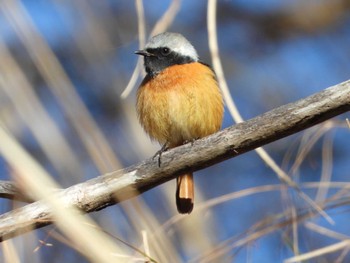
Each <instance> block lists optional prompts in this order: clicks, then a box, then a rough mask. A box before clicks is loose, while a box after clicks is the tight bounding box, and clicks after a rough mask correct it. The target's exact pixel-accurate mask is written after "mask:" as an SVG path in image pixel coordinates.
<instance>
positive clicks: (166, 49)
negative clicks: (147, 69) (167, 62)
mask: <svg viewBox="0 0 350 263" xmlns="http://www.w3.org/2000/svg"><path fill="white" fill-rule="evenodd" d="M161 53H162V55H163V56H167V55H169V54H170V48H167V47H163V48H162V49H161Z"/></svg>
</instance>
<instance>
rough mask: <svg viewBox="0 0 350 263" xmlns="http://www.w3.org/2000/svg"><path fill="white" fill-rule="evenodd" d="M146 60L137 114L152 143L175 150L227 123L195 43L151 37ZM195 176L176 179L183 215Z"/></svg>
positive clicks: (177, 36) (142, 52)
mask: <svg viewBox="0 0 350 263" xmlns="http://www.w3.org/2000/svg"><path fill="white" fill-rule="evenodd" d="M135 53H136V54H138V55H142V56H144V66H145V69H146V72H147V75H146V77H145V78H144V80H143V81H142V83H141V85H140V87H139V89H138V92H137V113H138V117H139V120H140V123H141V125H142V126H143V128H144V130H145V131H146V132H147V133H148V134H149V136H150V137H151V139H155V140H157V141H158V142H159V143H161V144H163V148H162V149H166V148H173V147H176V146H179V145H182V144H184V143H187V142H190V141H194V140H196V139H198V138H202V137H205V136H207V135H209V134H212V133H215V132H216V131H218V130H219V129H220V127H221V123H222V119H223V112H224V106H223V99H222V95H221V92H220V89H219V87H218V83H217V81H216V76H215V73H214V71H213V70H212V69H211V68H210V67H209V66H208V65H206V64H204V63H202V62H201V61H200V60H199V58H198V55H197V52H196V50H195V49H194V47H193V46H192V45H191V43H190V42H189V41H188V40H187V39H186V38H185V37H183V36H182V35H181V34H178V33H169V32H165V33H162V34H159V35H156V36H154V37H153V38H151V40H150V41H149V43H148V44H147V45H146V47H145V49H143V50H138V51H136V52H135ZM193 202H194V182H193V174H192V173H186V174H184V175H181V176H179V177H178V178H177V190H176V205H177V210H178V211H179V213H182V214H186V213H191V211H192V209H193Z"/></svg>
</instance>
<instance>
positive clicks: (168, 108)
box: [137, 62, 224, 147]
mask: <svg viewBox="0 0 350 263" xmlns="http://www.w3.org/2000/svg"><path fill="white" fill-rule="evenodd" d="M223 112H224V107H223V99H222V95H221V92H220V89H219V88H218V85H217V82H216V79H215V76H214V73H213V71H212V70H211V69H210V68H209V67H207V66H205V65H203V64H201V63H198V62H196V63H190V64H183V65H174V66H171V67H168V68H166V69H165V70H164V71H162V72H161V73H160V74H158V75H157V76H156V77H154V78H150V77H146V78H145V79H144V81H143V82H142V84H141V86H140V88H139V90H138V93H137V113H138V117H139V120H140V123H141V125H142V126H143V128H144V129H145V131H146V132H147V133H148V134H149V136H150V137H151V138H152V139H155V140H157V141H159V142H160V143H161V144H164V143H168V144H169V147H175V146H178V145H181V144H183V143H184V142H186V141H190V140H193V139H198V138H201V137H205V136H207V135H209V134H212V133H214V132H216V131H218V130H219V129H220V127H221V123H222V118H223Z"/></svg>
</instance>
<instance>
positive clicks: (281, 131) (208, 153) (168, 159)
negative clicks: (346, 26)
mask: <svg viewBox="0 0 350 263" xmlns="http://www.w3.org/2000/svg"><path fill="white" fill-rule="evenodd" d="M349 110H350V80H348V81H346V82H343V83H341V84H338V85H335V86H333V87H330V88H328V89H326V90H323V91H321V92H319V93H316V94H314V95H312V96H309V97H307V98H304V99H301V100H299V101H297V102H294V103H290V104H286V105H283V106H281V107H279V108H276V109H273V110H271V111H269V112H266V113H264V114H262V115H259V116H257V117H255V118H253V119H250V120H248V121H245V122H242V123H239V124H237V125H234V126H231V127H229V128H226V129H224V130H222V131H220V132H218V133H216V134H213V135H211V136H209V137H206V138H203V139H199V140H197V141H195V142H194V143H193V144H191V143H188V144H185V145H183V146H180V147H177V148H174V149H171V150H169V151H167V152H164V153H163V154H162V165H161V167H158V160H156V159H155V160H153V159H149V160H146V161H143V162H141V163H139V164H135V165H133V166H130V167H128V168H125V169H122V170H119V171H115V172H112V173H109V174H105V175H102V176H98V177H97V178H94V179H91V180H89V181H86V182H84V183H81V184H77V185H74V186H71V187H69V188H67V189H65V190H62V191H60V192H59V193H58V194H57V198H61V199H62V200H63V202H64V203H65V204H66V205H67V206H68V205H75V206H77V207H78V208H80V209H81V210H82V211H84V212H87V213H88V212H92V211H98V210H100V209H103V208H105V207H107V206H110V205H113V204H115V203H118V202H120V201H123V200H126V199H129V198H131V197H134V196H136V195H138V194H140V193H142V192H144V191H147V190H149V189H151V188H154V187H156V186H158V185H160V184H162V183H164V182H166V181H169V180H172V179H174V178H175V177H177V176H178V175H179V174H183V173H184V172H188V171H192V172H193V171H197V170H200V169H203V168H206V167H208V166H211V165H213V164H216V163H219V162H222V161H224V160H226V159H229V158H233V157H235V156H237V155H240V154H243V153H245V152H248V151H251V150H253V149H255V148H257V147H260V146H262V145H265V144H268V143H270V142H273V141H276V140H278V139H281V138H284V137H286V136H288V135H291V134H294V133H297V132H299V131H301V130H304V129H306V128H309V127H311V126H313V125H316V124H318V123H321V122H322V121H325V120H327V119H330V118H332V117H334V116H336V115H339V114H342V113H344V112H347V111H349ZM51 223H52V220H51V212H50V208H49V207H47V206H46V205H44V204H43V202H41V201H37V202H35V203H32V204H29V205H26V206H24V207H22V208H19V209H16V210H13V211H10V212H8V213H5V214H3V215H1V216H0V240H5V239H8V238H11V237H13V236H16V235H19V234H21V233H24V232H28V231H31V230H33V229H35V228H39V227H42V226H45V225H48V224H51Z"/></svg>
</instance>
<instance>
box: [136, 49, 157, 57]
mask: <svg viewBox="0 0 350 263" xmlns="http://www.w3.org/2000/svg"><path fill="white" fill-rule="evenodd" d="M135 54H136V55H141V56H144V57H154V55H153V54H152V53H150V52H148V51H146V50H137V51H135Z"/></svg>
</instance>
